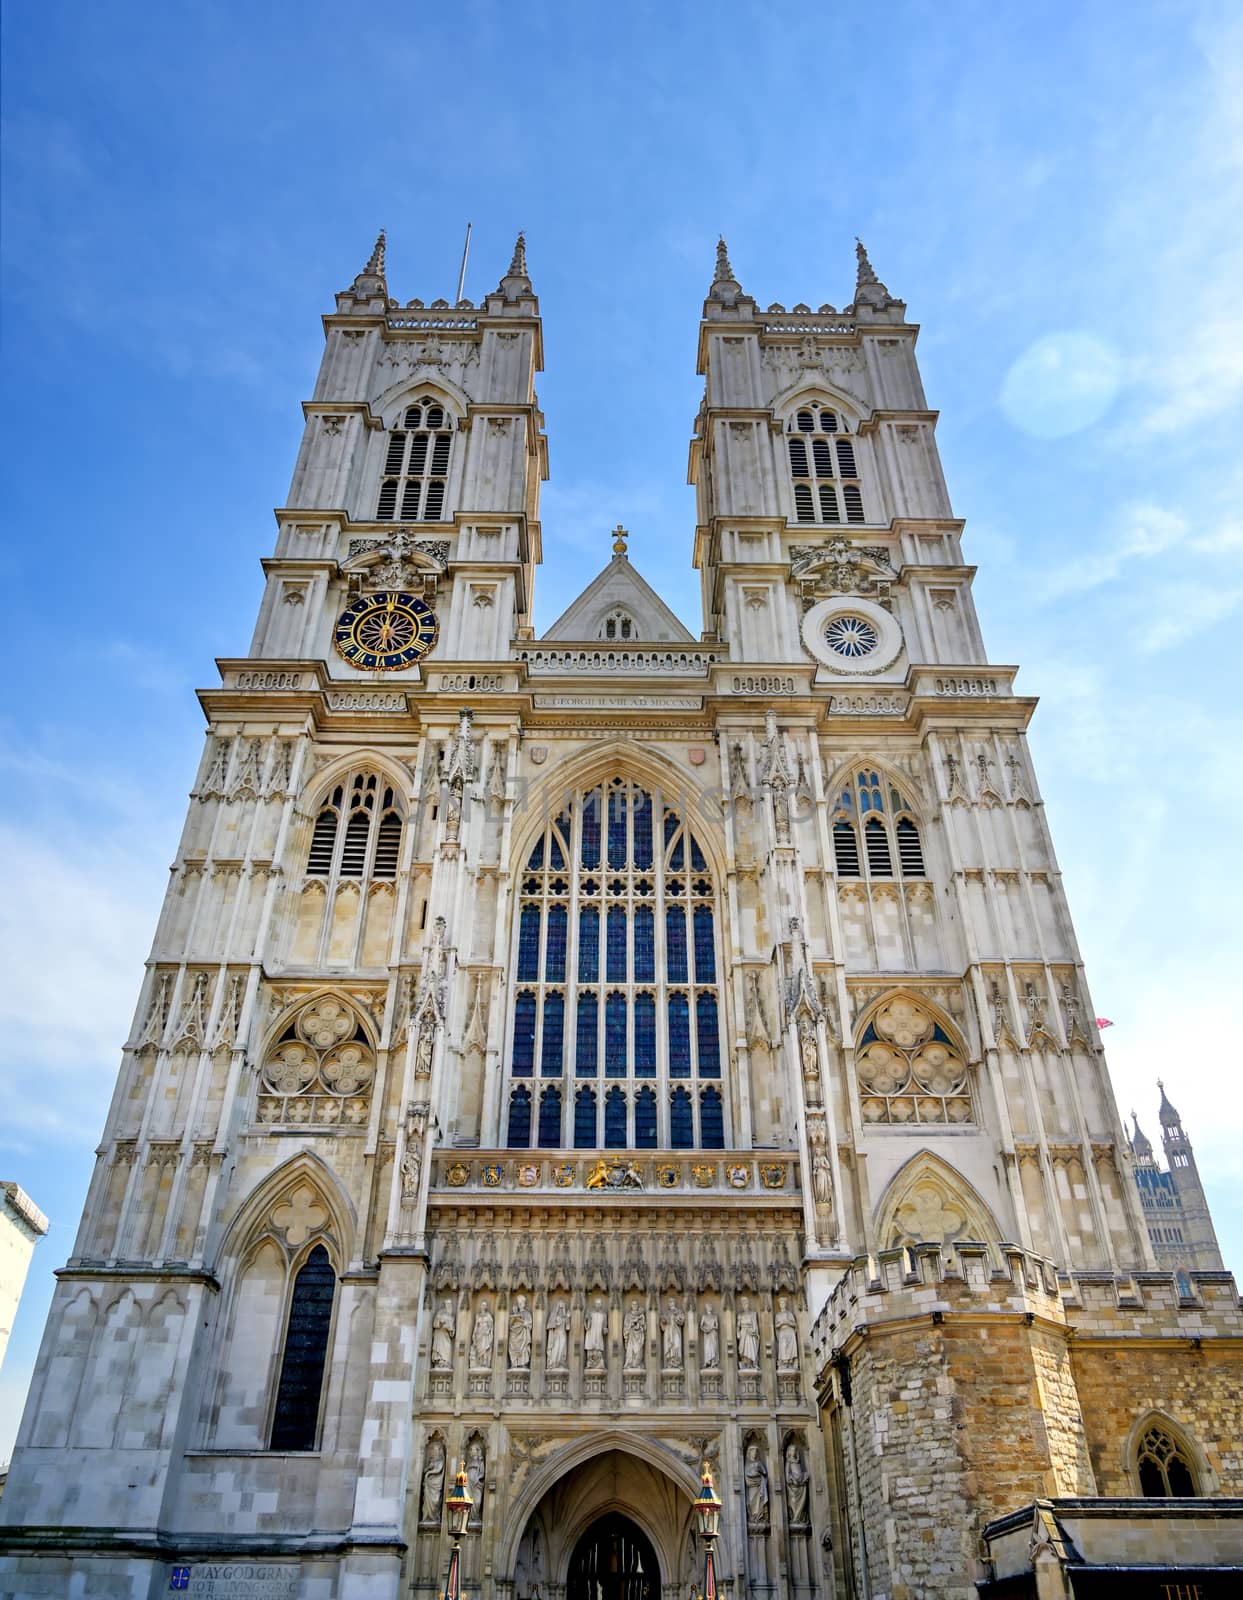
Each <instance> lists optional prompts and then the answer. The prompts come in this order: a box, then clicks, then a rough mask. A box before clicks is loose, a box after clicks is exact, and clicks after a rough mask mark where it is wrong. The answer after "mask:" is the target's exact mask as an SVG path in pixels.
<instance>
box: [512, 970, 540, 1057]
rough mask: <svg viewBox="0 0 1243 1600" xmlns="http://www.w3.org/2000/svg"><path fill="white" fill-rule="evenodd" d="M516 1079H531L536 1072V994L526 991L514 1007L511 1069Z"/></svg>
mask: <svg viewBox="0 0 1243 1600" xmlns="http://www.w3.org/2000/svg"><path fill="white" fill-rule="evenodd" d="M510 1070H511V1071H512V1072H513V1075H514V1077H515V1078H529V1077H530V1076H531V1074H532V1072H534V1070H535V994H534V992H533V991H532V990H530V989H524V990H523V991H522V993H521V994H520V995H519V996H518V1002H517V1004H516V1005H515V1006H514V1055H513V1064H512V1067H511V1069H510Z"/></svg>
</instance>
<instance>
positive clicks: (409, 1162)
mask: <svg viewBox="0 0 1243 1600" xmlns="http://www.w3.org/2000/svg"><path fill="white" fill-rule="evenodd" d="M422 1176H423V1161H422V1158H421V1157H420V1155H419V1152H418V1151H417V1150H416V1149H415V1148H414V1146H413V1145H407V1146H406V1153H405V1155H404V1156H402V1158H401V1201H402V1204H403V1205H407V1206H412V1205H413V1204H414V1202H415V1201H416V1200H417V1199H418V1198H419V1179H420V1178H421V1177H422Z"/></svg>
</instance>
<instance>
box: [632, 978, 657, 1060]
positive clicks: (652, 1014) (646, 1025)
mask: <svg viewBox="0 0 1243 1600" xmlns="http://www.w3.org/2000/svg"><path fill="white" fill-rule="evenodd" d="M634 1073H635V1077H636V1078H654V1077H655V1076H656V997H655V995H651V994H638V995H636V996H635V999H634Z"/></svg>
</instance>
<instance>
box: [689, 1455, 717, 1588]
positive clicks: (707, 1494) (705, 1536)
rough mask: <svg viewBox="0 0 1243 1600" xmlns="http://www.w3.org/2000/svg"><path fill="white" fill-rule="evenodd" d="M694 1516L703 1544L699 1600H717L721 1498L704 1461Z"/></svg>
mask: <svg viewBox="0 0 1243 1600" xmlns="http://www.w3.org/2000/svg"><path fill="white" fill-rule="evenodd" d="M695 1515H696V1516H697V1517H698V1518H699V1536H700V1538H701V1539H702V1540H703V1542H704V1587H703V1594H702V1596H701V1597H700V1600H717V1592H716V1557H715V1554H714V1551H715V1547H716V1536H717V1534H718V1533H720V1531H721V1498H720V1496H719V1495H718V1494H717V1492H716V1490H715V1489H714V1488H713V1486H712V1473H711V1470H710V1469H709V1467H708V1463H707V1462H706V1461H705V1462H704V1466H703V1483H702V1485H701V1487H700V1490H699V1494H698V1496H697V1497H696V1500H695Z"/></svg>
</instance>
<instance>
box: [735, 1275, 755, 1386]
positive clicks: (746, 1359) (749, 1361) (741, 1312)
mask: <svg viewBox="0 0 1243 1600" xmlns="http://www.w3.org/2000/svg"><path fill="white" fill-rule="evenodd" d="M734 1321H735V1328H736V1332H737V1336H738V1365H739V1367H740V1368H741V1370H742V1371H743V1372H758V1371H759V1369H760V1319H759V1314H758V1313H757V1312H755V1311H752V1309H751V1302H750V1300H748V1299H747V1297H746V1295H745V1294H744V1295H743V1296H742V1298H741V1299H740V1300H739V1302H738V1313H737V1316H736V1317H735V1319H734Z"/></svg>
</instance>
